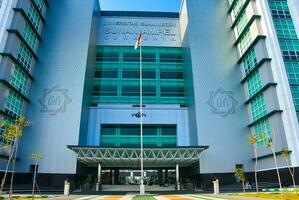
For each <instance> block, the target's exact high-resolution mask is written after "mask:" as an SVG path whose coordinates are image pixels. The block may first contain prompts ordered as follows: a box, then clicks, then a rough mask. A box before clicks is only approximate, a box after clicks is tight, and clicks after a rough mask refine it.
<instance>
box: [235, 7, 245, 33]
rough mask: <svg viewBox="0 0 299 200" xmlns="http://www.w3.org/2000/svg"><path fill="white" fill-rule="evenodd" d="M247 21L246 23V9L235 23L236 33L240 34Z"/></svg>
mask: <svg viewBox="0 0 299 200" xmlns="http://www.w3.org/2000/svg"><path fill="white" fill-rule="evenodd" d="M247 23H248V19H247V15H246V11H244V12H243V13H242V14H241V17H240V18H239V20H238V21H237V23H236V28H237V31H238V34H240V33H241V32H242V31H243V29H244V28H245V26H246V24H247Z"/></svg>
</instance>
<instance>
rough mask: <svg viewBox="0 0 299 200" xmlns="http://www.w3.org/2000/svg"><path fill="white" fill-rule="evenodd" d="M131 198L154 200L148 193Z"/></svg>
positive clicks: (135, 199) (134, 199)
mask: <svg viewBox="0 0 299 200" xmlns="http://www.w3.org/2000/svg"><path fill="white" fill-rule="evenodd" d="M132 200H156V199H155V198H154V197H153V196H150V195H136V196H135V197H133V199H132Z"/></svg>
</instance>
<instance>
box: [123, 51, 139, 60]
mask: <svg viewBox="0 0 299 200" xmlns="http://www.w3.org/2000/svg"><path fill="white" fill-rule="evenodd" d="M123 59H124V62H139V61H140V54H139V53H124V58H123Z"/></svg>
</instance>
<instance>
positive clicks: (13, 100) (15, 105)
mask: <svg viewBox="0 0 299 200" xmlns="http://www.w3.org/2000/svg"><path fill="white" fill-rule="evenodd" d="M5 111H6V112H7V113H8V114H10V115H13V116H20V115H21V114H22V111H23V99H22V98H21V97H20V96H18V95H17V94H16V93H14V92H13V91H9V93H8V98H7V101H6V104H5Z"/></svg>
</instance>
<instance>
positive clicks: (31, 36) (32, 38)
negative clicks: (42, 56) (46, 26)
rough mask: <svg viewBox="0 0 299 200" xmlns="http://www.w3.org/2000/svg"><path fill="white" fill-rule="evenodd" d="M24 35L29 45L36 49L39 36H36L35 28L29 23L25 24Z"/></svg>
mask: <svg viewBox="0 0 299 200" xmlns="http://www.w3.org/2000/svg"><path fill="white" fill-rule="evenodd" d="M23 36H24V38H25V40H26V42H27V43H28V44H29V46H30V47H31V48H32V49H33V50H35V45H36V42H37V37H36V35H35V33H34V32H33V30H32V29H31V28H30V26H29V25H28V24H27V23H26V24H25V28H24V31H23Z"/></svg>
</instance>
